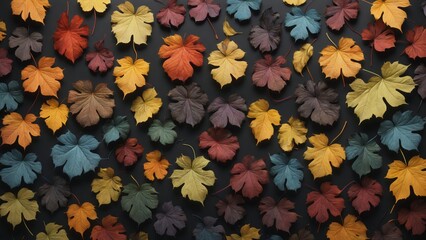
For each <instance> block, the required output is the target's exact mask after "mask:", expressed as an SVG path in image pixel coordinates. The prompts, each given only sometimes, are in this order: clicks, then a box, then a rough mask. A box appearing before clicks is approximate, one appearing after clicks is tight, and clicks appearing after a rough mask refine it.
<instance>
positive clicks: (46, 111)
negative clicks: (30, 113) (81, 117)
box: [40, 98, 69, 133]
mask: <svg viewBox="0 0 426 240" xmlns="http://www.w3.org/2000/svg"><path fill="white" fill-rule="evenodd" d="M68 113H69V110H68V107H67V105H65V104H61V105H59V102H58V100H56V99H54V98H51V99H49V100H47V101H46V103H43V104H42V105H41V108H40V117H41V118H44V121H45V122H46V125H47V127H48V128H49V129H51V130H52V131H53V133H55V132H56V131H57V130H58V129H60V128H61V127H62V126H65V125H66V124H67V121H68Z"/></svg>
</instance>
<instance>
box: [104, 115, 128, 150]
mask: <svg viewBox="0 0 426 240" xmlns="http://www.w3.org/2000/svg"><path fill="white" fill-rule="evenodd" d="M102 130H103V132H104V140H105V142H106V143H107V144H110V143H112V142H115V141H117V140H124V139H126V138H127V135H129V132H130V124H129V121H128V120H127V117H126V116H115V117H114V118H113V119H111V120H109V121H108V122H107V123H106V124H105V125H103V126H102Z"/></svg>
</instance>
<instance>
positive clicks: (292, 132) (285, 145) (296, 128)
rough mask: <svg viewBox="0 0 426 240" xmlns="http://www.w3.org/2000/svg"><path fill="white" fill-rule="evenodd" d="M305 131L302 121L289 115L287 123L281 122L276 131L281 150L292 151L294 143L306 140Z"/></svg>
mask: <svg viewBox="0 0 426 240" xmlns="http://www.w3.org/2000/svg"><path fill="white" fill-rule="evenodd" d="M307 132H308V129H307V128H306V127H305V123H304V122H303V121H301V120H299V119H297V118H293V117H290V119H289V120H288V123H283V124H282V125H281V127H280V129H279V131H278V144H279V145H280V147H281V149H282V150H284V151H286V152H288V151H292V150H293V148H294V145H295V144H297V145H299V144H302V143H304V142H306V133H307Z"/></svg>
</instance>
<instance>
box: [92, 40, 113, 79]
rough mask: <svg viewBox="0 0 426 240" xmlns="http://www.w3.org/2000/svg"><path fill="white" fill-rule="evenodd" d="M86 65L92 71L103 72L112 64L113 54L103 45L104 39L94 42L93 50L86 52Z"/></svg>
mask: <svg viewBox="0 0 426 240" xmlns="http://www.w3.org/2000/svg"><path fill="white" fill-rule="evenodd" d="M86 61H87V63H88V67H89V69H90V70H92V71H93V72H97V71H99V72H101V73H104V72H106V71H107V70H108V69H110V68H112V66H113V65H114V54H113V53H112V51H110V50H109V49H108V48H105V47H104V41H103V40H101V41H97V42H96V43H95V51H93V52H89V53H87V54H86Z"/></svg>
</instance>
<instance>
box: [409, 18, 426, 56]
mask: <svg viewBox="0 0 426 240" xmlns="http://www.w3.org/2000/svg"><path fill="white" fill-rule="evenodd" d="M405 37H406V38H407V41H408V42H410V43H411V44H410V45H408V46H407V47H406V48H405V50H404V52H405V54H407V55H408V57H410V58H412V59H416V58H417V57H419V58H424V57H426V29H425V28H424V27H423V26H416V27H414V29H412V30H409V31H408V32H407V33H406V34H405Z"/></svg>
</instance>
